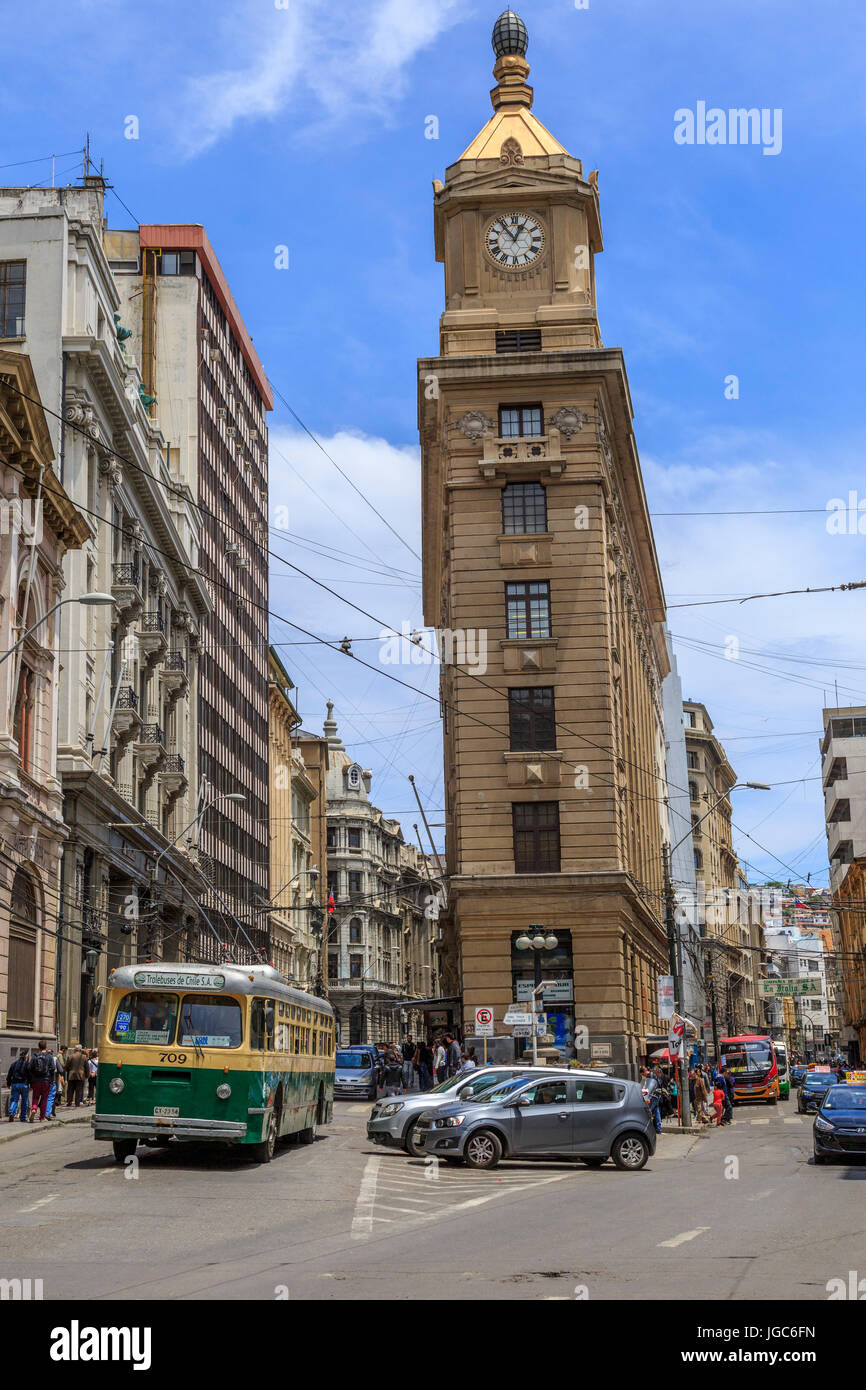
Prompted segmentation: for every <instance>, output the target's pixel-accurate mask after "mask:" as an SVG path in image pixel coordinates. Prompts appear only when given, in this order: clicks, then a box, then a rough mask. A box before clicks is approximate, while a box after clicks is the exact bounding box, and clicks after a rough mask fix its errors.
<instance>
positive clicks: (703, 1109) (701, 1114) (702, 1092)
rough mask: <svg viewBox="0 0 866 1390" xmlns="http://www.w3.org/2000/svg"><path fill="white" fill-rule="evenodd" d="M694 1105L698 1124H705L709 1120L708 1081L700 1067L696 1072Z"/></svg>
mask: <svg viewBox="0 0 866 1390" xmlns="http://www.w3.org/2000/svg"><path fill="white" fill-rule="evenodd" d="M692 1107H693V1109H694V1112H695V1116H696V1118H697V1121H698V1124H700V1125H703V1124H706V1122H707V1083H706V1081H705V1080H704V1073H703V1072H702V1071H701V1070H700V1068H699V1069H698V1070H697V1071H696V1072H695V1086H694V1095H693V1097H692Z"/></svg>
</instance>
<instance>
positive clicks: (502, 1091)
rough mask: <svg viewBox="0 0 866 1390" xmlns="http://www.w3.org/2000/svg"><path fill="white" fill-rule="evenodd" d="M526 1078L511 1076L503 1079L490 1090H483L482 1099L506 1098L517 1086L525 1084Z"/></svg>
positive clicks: (527, 1078)
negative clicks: (509, 1078)
mask: <svg viewBox="0 0 866 1390" xmlns="http://www.w3.org/2000/svg"><path fill="white" fill-rule="evenodd" d="M528 1080H529V1077H527V1076H513V1077H512V1078H511V1080H510V1081H503V1082H501V1084H500V1085H498V1086H494V1087H493V1089H492V1090H489V1091H485V1093H484V1096H483V1099H484V1100H485V1101H490V1102H496V1101H499V1100H506V1099H507V1098H508V1096H510V1095H511V1093H512V1092H513V1091H516V1090H517V1088H518V1087H519V1086H525V1085H526V1083H527V1081H528Z"/></svg>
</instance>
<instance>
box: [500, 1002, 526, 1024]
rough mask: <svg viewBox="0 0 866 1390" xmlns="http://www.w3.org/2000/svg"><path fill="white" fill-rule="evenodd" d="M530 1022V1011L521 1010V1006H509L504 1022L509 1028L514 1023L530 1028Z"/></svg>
mask: <svg viewBox="0 0 866 1390" xmlns="http://www.w3.org/2000/svg"><path fill="white" fill-rule="evenodd" d="M530 1021H531V1020H530V1016H529V1011H528V1010H527V1009H523V1008H521V1007H520V1005H519V1004H509V1006H508V1009H507V1010H506V1013H505V1017H504V1019H503V1020H502V1022H503V1023H504V1024H505V1025H506V1026H507V1027H509V1028H510V1027H511V1025H512V1024H513V1023H525V1024H526V1025H527V1027H528V1026H529V1023H530Z"/></svg>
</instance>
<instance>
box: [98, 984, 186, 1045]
mask: <svg viewBox="0 0 866 1390" xmlns="http://www.w3.org/2000/svg"><path fill="white" fill-rule="evenodd" d="M176 1019H177V995H176V994H156V993H150V992H141V993H139V994H125V995H124V996H123V998H122V999H121V1001H120V1003H119V1004H118V1006H117V1013H116V1014H115V1015H114V1023H113V1024H112V1025H111V1041H112V1042H117V1043H170V1042H171V1041H172V1039H173V1037H174V1025H175V1020H176Z"/></svg>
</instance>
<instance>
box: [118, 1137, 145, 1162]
mask: <svg viewBox="0 0 866 1390" xmlns="http://www.w3.org/2000/svg"><path fill="white" fill-rule="evenodd" d="M137 1144H138V1140H137V1139H115V1140H114V1142H113V1144H112V1146H111V1147H112V1148H113V1150H114V1161H115V1163H125V1162H126V1160H127V1159H128V1158H131V1157H132V1155H133V1154H134V1153H135V1150H136V1146H137Z"/></svg>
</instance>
